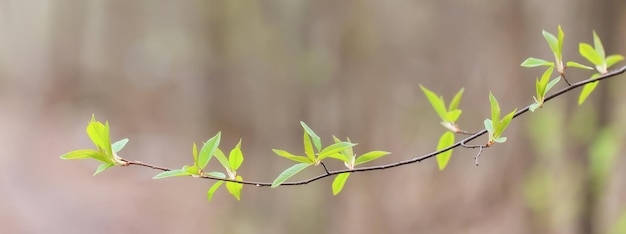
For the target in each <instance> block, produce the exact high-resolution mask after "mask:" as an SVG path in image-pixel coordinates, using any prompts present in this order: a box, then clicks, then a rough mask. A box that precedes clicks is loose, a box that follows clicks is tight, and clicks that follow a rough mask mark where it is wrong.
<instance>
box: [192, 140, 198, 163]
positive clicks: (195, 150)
mask: <svg viewBox="0 0 626 234" xmlns="http://www.w3.org/2000/svg"><path fill="white" fill-rule="evenodd" d="M191 154H192V155H193V163H194V164H198V147H197V146H196V143H195V142H194V143H193V145H192V146H191Z"/></svg>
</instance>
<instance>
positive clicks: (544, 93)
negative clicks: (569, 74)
mask: <svg viewBox="0 0 626 234" xmlns="http://www.w3.org/2000/svg"><path fill="white" fill-rule="evenodd" d="M559 81H561V77H560V76H559V77H557V78H554V79H553V80H552V81H550V83H548V86H547V87H546V89H545V91H543V96H546V94H548V91H550V89H552V87H554V86H555V85H556V84H557V83H559Z"/></svg>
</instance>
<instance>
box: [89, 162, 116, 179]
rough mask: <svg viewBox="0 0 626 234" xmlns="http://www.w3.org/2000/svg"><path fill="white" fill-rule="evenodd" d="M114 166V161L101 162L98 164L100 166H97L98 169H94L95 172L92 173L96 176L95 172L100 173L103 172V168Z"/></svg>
mask: <svg viewBox="0 0 626 234" xmlns="http://www.w3.org/2000/svg"><path fill="white" fill-rule="evenodd" d="M112 166H115V164H114V163H103V164H100V166H98V169H96V172H94V173H93V175H94V176H96V175H97V174H100V172H103V171H104V170H106V169H108V168H109V167H112Z"/></svg>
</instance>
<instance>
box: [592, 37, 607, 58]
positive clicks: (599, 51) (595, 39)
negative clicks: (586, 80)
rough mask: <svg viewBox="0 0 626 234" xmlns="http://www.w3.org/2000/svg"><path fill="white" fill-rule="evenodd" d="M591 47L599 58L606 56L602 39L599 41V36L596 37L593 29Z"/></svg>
mask: <svg viewBox="0 0 626 234" xmlns="http://www.w3.org/2000/svg"><path fill="white" fill-rule="evenodd" d="M593 47H594V48H595V51H596V54H597V55H598V56H600V58H602V59H604V58H605V57H606V55H605V54H604V47H603V46H602V41H600V37H598V34H597V33H596V31H595V30H594V31H593Z"/></svg>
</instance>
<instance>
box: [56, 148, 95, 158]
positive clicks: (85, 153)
mask: <svg viewBox="0 0 626 234" xmlns="http://www.w3.org/2000/svg"><path fill="white" fill-rule="evenodd" d="M99 154H101V153H100V152H99V151H97V150H92V149H81V150H74V151H72V152H69V153H66V154H64V155H61V157H60V158H61V159H64V160H70V159H83V158H99V157H102V156H101V155H99Z"/></svg>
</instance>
